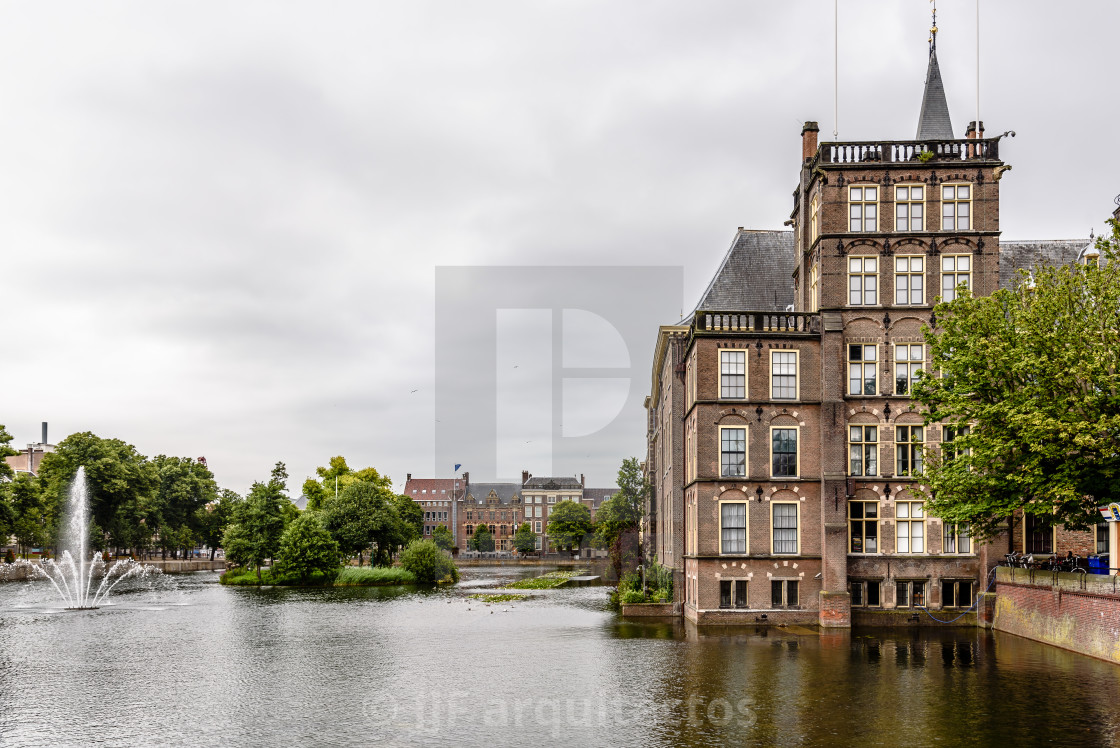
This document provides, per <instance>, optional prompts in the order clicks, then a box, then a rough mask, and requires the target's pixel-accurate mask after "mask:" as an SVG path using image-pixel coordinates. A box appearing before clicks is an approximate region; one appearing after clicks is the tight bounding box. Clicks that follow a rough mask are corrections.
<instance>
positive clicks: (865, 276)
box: [847, 255, 880, 307]
mask: <svg viewBox="0 0 1120 748" xmlns="http://www.w3.org/2000/svg"><path fill="white" fill-rule="evenodd" d="M857 262H858V263H859V267H858V268H857V267H856V266H855V263H857ZM868 263H873V267H874V269H873V270H870V271H869V270H868V269H867V268H868ZM879 266H880V263H879V255H849V256H848V260H847V269H848V306H861V307H868V306H879ZM856 279H859V282H858V284H857V283H856ZM868 281H871V283H870V285H871V288H870V290H869V289H868V285H869V284H868ZM856 285H858V286H859V288H858V289H857V288H856V287H855V286H856ZM853 293H854V294H859V301H852V294H853ZM869 294H870V295H871V301H868V300H867V299H868V295H869Z"/></svg>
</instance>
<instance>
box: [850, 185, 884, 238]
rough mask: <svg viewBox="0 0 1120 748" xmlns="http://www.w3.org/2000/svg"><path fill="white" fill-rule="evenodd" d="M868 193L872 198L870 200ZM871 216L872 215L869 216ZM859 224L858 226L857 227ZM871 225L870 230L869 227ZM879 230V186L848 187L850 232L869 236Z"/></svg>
mask: <svg viewBox="0 0 1120 748" xmlns="http://www.w3.org/2000/svg"><path fill="white" fill-rule="evenodd" d="M868 193H870V195H871V197H870V199H868ZM869 214H870V215H869ZM857 223H858V226H857ZM869 225H870V228H868V226H869ZM878 230H879V185H877V184H853V185H849V186H848V231H849V233H853V234H868V233H874V232H876V231H878Z"/></svg>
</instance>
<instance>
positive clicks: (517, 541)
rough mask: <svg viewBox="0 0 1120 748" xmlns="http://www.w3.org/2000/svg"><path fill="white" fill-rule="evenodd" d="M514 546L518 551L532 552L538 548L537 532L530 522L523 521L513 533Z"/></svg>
mask: <svg viewBox="0 0 1120 748" xmlns="http://www.w3.org/2000/svg"><path fill="white" fill-rule="evenodd" d="M513 547H514V548H516V549H517V552H518V553H532V552H534V551H535V550H537V534H536V533H535V532H533V528H532V526H530V525H529V523H528V522H522V523H521V526H520V527H518V528H517V532H515V533H514V534H513Z"/></svg>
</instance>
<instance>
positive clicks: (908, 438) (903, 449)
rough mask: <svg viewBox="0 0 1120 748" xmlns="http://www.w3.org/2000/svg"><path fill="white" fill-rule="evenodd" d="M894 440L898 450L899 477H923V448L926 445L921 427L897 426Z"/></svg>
mask: <svg viewBox="0 0 1120 748" xmlns="http://www.w3.org/2000/svg"><path fill="white" fill-rule="evenodd" d="M894 440H895V449H896V460H895V472H897V473H898V474H899V475H921V472H922V446H923V444H924V439H923V430H922V427H921V426H895V427H894Z"/></svg>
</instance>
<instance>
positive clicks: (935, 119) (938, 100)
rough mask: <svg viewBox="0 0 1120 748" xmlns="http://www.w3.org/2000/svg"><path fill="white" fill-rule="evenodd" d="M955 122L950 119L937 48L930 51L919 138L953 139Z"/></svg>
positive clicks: (919, 122)
mask: <svg viewBox="0 0 1120 748" xmlns="http://www.w3.org/2000/svg"><path fill="white" fill-rule="evenodd" d="M952 139H953V123H952V122H951V121H950V120H949V104H948V102H946V101H945V86H944V84H942V82H941V68H940V67H939V66H938V64H937V49H936V48H934V49H931V50H930V51H929V67H927V68H926V88H925V92H924V93H923V94H922V113H921V114H919V115H918V140H952Z"/></svg>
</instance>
